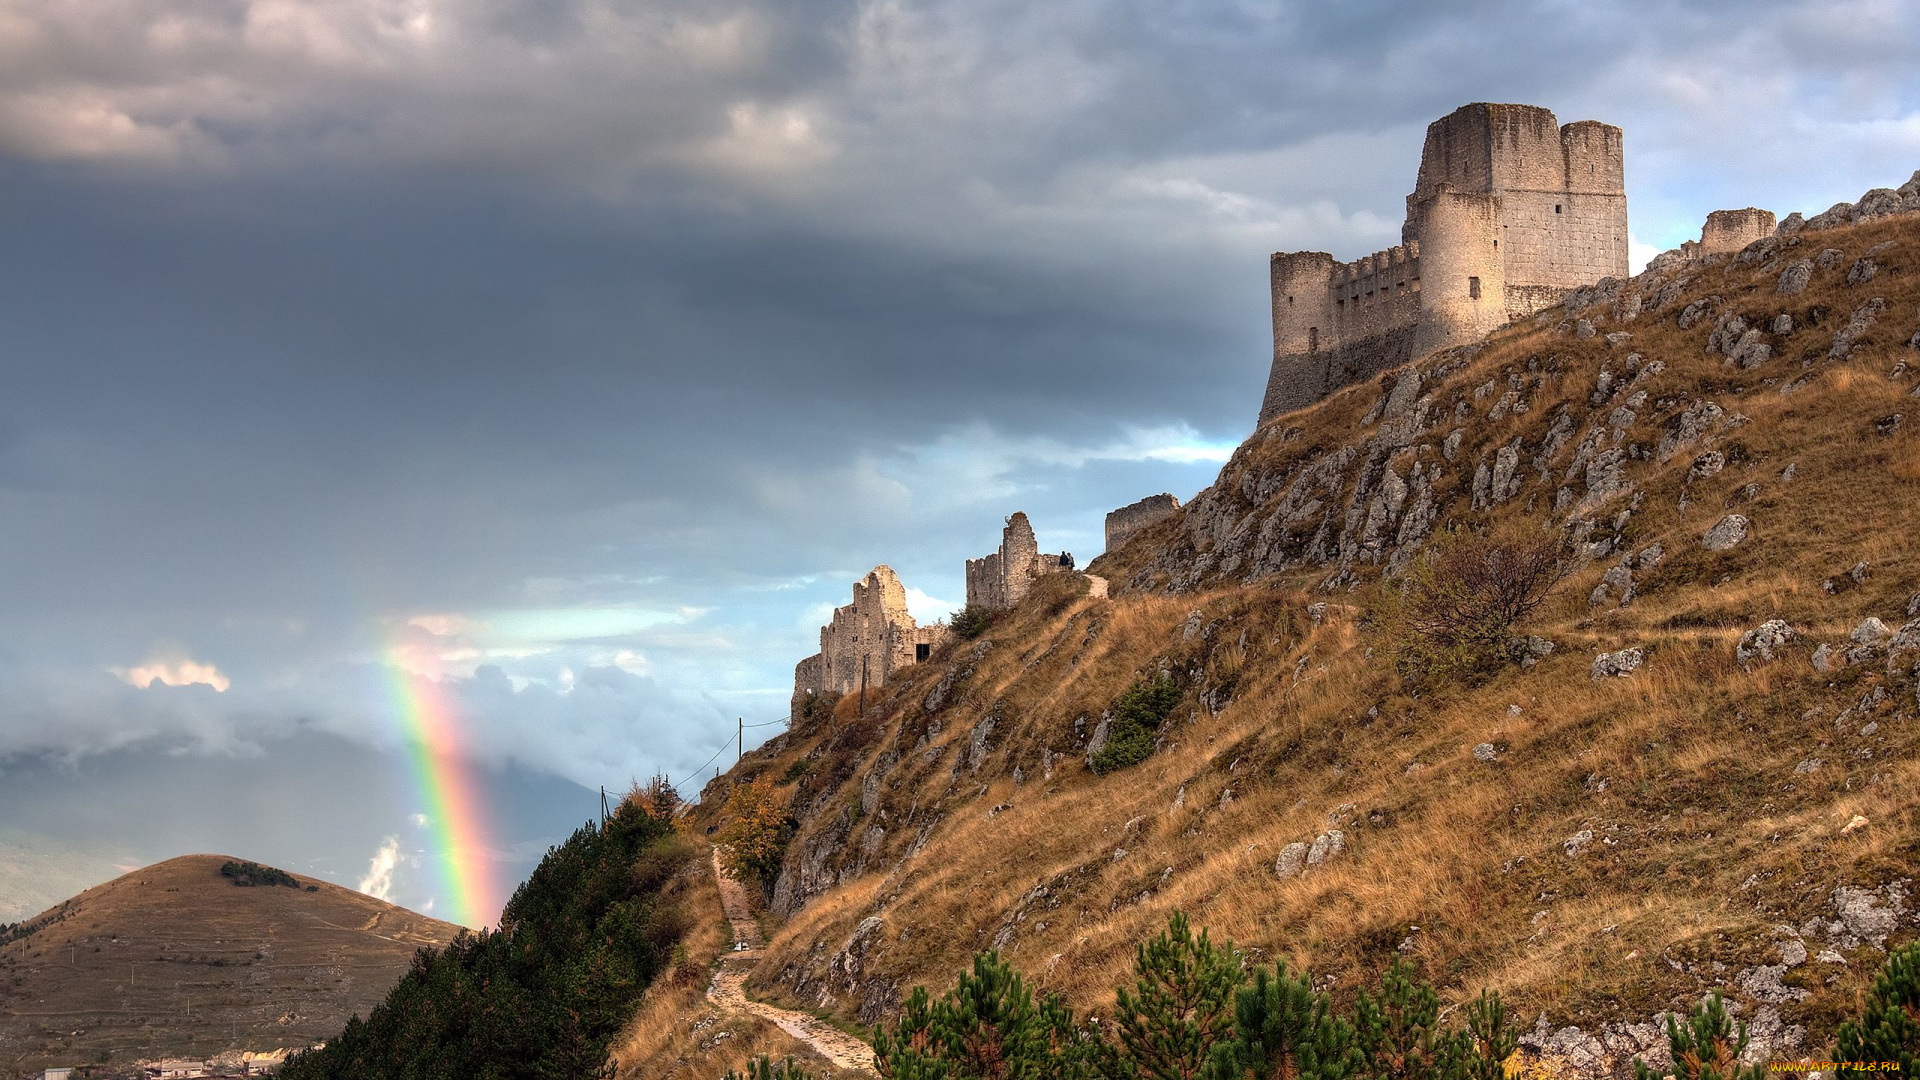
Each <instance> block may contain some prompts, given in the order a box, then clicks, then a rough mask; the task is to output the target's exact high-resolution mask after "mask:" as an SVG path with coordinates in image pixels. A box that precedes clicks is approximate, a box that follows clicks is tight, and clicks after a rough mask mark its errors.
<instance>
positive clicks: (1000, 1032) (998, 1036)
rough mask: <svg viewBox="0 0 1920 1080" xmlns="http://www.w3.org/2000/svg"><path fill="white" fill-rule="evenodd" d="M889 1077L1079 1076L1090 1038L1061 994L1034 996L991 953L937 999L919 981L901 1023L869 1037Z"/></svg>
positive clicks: (1074, 1079) (1026, 1079) (989, 1079)
mask: <svg viewBox="0 0 1920 1080" xmlns="http://www.w3.org/2000/svg"><path fill="white" fill-rule="evenodd" d="M873 1057H874V1068H875V1069H876V1070H877V1071H878V1072H879V1073H880V1075H881V1076H883V1077H886V1078H887V1080H1083V1078H1084V1077H1085V1076H1086V1075H1087V1045H1086V1040H1085V1039H1083V1038H1082V1037H1081V1036H1080V1035H1079V1034H1078V1032H1077V1031H1076V1030H1075V1026H1074V1022H1073V1013H1072V1011H1071V1010H1069V1009H1068V1008H1067V1007H1066V1005H1065V1004H1063V1003H1062V1002H1061V1001H1060V999H1059V998H1058V997H1049V998H1047V999H1045V1000H1043V1001H1040V1002H1035V1001H1034V999H1033V993H1032V991H1030V990H1029V989H1028V988H1027V985H1026V980H1024V979H1022V978H1021V977H1020V974H1019V973H1018V972H1016V971H1014V970H1013V969H1012V968H1011V967H1008V966H1007V965H1006V964H1005V963H1004V962H1002V961H1001V959H1000V957H999V956H998V955H997V954H995V953H990V952H987V953H980V954H979V955H977V956H975V957H974V958H973V970H972V971H969V972H966V973H964V974H962V975H961V976H960V982H959V985H957V986H955V987H954V988H953V989H952V990H950V991H948V992H947V994H946V995H945V996H944V997H942V998H941V999H940V1000H938V1001H935V1000H933V999H932V998H931V997H929V996H928V994H927V990H926V988H925V987H922V986H916V987H914V989H913V992H912V993H911V994H910V995H909V996H908V998H907V1003H906V1007H905V1008H904V1009H903V1010H902V1012H901V1016H900V1022H899V1023H898V1024H897V1025H896V1026H895V1028H894V1030H893V1031H892V1032H891V1033H888V1032H887V1031H886V1030H884V1029H882V1030H881V1031H880V1032H879V1033H878V1034H876V1035H875V1036H874V1040H873Z"/></svg>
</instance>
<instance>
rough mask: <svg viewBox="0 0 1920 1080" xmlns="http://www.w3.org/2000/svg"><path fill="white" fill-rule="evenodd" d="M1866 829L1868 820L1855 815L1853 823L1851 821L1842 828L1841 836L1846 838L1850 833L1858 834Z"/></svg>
mask: <svg viewBox="0 0 1920 1080" xmlns="http://www.w3.org/2000/svg"><path fill="white" fill-rule="evenodd" d="M1866 827H1867V819H1866V818H1864V817H1862V816H1861V815H1859V814H1855V815H1853V820H1852V821H1849V822H1847V823H1846V824H1845V825H1843V826H1841V828H1840V835H1841V836H1845V835H1847V834H1848V833H1852V832H1858V831H1860V830H1861V829H1864V828H1866Z"/></svg>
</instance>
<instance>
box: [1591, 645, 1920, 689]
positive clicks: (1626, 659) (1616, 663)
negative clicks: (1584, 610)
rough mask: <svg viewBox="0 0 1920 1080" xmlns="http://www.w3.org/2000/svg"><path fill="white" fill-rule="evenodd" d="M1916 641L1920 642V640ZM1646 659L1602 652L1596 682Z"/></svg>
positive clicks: (1632, 652)
mask: <svg viewBox="0 0 1920 1080" xmlns="http://www.w3.org/2000/svg"><path fill="white" fill-rule="evenodd" d="M1916 643H1917V644H1920V640H1917V642H1916ZM1645 660H1646V654H1645V653H1644V652H1642V651H1641V650H1639V649H1621V650H1619V651H1618V652H1610V653H1601V654H1600V655H1599V656H1596V657H1594V658H1593V668H1592V671H1591V674H1592V675H1593V679H1594V681H1595V682H1598V681H1600V680H1601V679H1608V678H1619V677H1621V676H1624V675H1631V674H1633V672H1634V670H1635V669H1636V668H1638V667H1639V666H1640V665H1641V664H1642V663H1643V662H1644V661H1645Z"/></svg>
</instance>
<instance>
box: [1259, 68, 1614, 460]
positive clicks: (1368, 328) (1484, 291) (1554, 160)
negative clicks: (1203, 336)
mask: <svg viewBox="0 0 1920 1080" xmlns="http://www.w3.org/2000/svg"><path fill="white" fill-rule="evenodd" d="M1400 236H1401V242H1400V243H1399V244H1398V245H1396V246H1394V247H1392V248H1389V249H1387V250H1386V251H1379V252H1375V253H1374V254H1372V255H1368V256H1366V257H1365V258H1362V259H1358V260H1356V261H1354V262H1346V263H1341V262H1335V261H1334V258H1333V256H1331V255H1329V254H1327V253H1326V252H1323V251H1295V252H1278V253H1276V254H1274V255H1273V256H1272V258H1271V259H1270V260H1269V263H1268V270H1269V284H1270V286H1271V288H1272V296H1273V368H1272V371H1271V374H1270V375H1269V376H1268V379H1267V392H1266V396H1265V399H1264V400H1263V401H1262V402H1261V405H1260V420H1261V421H1262V422H1265V421H1267V420H1269V419H1272V418H1273V417H1275V416H1278V415H1280V414H1281V413H1285V412H1291V411H1292V410H1294V409H1298V408H1300V407H1302V406H1304V405H1309V404H1311V403H1313V402H1315V401H1318V400H1320V399H1321V398H1323V397H1325V396H1327V395H1328V394H1329V393H1331V392H1333V391H1334V390H1337V389H1339V388H1340V387H1342V386H1347V385H1350V384H1352V383H1355V382H1360V381H1362V380H1365V379H1369V378H1372V377H1373V376H1374V375H1376V374H1378V373H1380V372H1382V371H1385V370H1387V369H1388V368H1393V367H1398V366H1400V365H1402V364H1405V363H1408V362H1410V361H1412V360H1414V359H1416V358H1417V357H1420V356H1424V355H1425V354H1427V353H1430V352H1433V351H1434V350H1436V349H1443V348H1447V347H1449V346H1452V345H1459V344H1464V343H1466V342H1469V341H1473V340H1475V339H1478V338H1480V337H1482V336H1484V335H1485V334H1486V333H1487V332H1488V331H1491V330H1493V329H1495V328H1497V327H1499V326H1502V325H1504V324H1505V323H1507V322H1510V321H1512V320H1514V319H1517V318H1520V317H1522V316H1526V315H1531V314H1533V313H1534V312H1536V311H1539V310H1541V309H1542V308H1545V307H1548V306H1550V305H1552V304H1555V303H1558V302H1559V300H1560V298H1561V297H1562V296H1563V295H1564V294H1565V293H1566V292H1568V291H1569V290H1571V289H1574V288H1576V287H1578V286H1581V285H1591V284H1593V283H1594V282H1596V281H1598V280H1600V279H1601V278H1603V277H1609V276H1612V277H1622V278H1624V277H1626V276H1627V189H1626V177H1625V171H1624V158H1623V156H1622V151H1621V133H1620V129H1619V128H1617V127H1614V126H1612V125H1611V124H1603V123H1600V122H1598V121H1594V120H1581V121H1577V122H1575V123H1571V124H1567V125H1565V126H1562V125H1560V123H1559V122H1558V121H1557V120H1555V119H1554V115H1553V113H1551V112H1549V111H1547V110H1546V109H1542V108H1539V107H1537V106H1533V105H1495V104H1488V103H1485V102H1480V103H1476V104H1472V105H1464V106H1462V107H1460V108H1458V109H1455V110H1454V111H1453V112H1452V113H1450V114H1448V115H1447V116H1444V117H1442V118H1441V119H1439V120H1436V121H1434V122H1433V124H1431V125H1430V126H1429V127H1428V128H1427V141H1426V145H1425V147H1423V148H1422V150H1421V152H1420V172H1419V175H1418V177H1417V178H1416V180H1415V182H1414V189H1413V194H1411V195H1408V196H1407V217H1406V223H1405V224H1404V225H1402V226H1401V230H1400Z"/></svg>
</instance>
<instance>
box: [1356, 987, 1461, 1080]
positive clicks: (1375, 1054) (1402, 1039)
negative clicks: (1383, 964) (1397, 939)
mask: <svg viewBox="0 0 1920 1080" xmlns="http://www.w3.org/2000/svg"><path fill="white" fill-rule="evenodd" d="M1439 1016H1440V996H1439V995H1438V994H1436V993H1434V991H1433V987H1431V986H1429V985H1427V984H1426V983H1424V982H1416V981H1415V980H1414V977H1413V972H1412V970H1411V969H1410V968H1408V967H1407V963H1406V961H1405V960H1404V959H1403V958H1401V957H1395V958H1394V960H1393V963H1392V964H1391V965H1389V966H1388V968H1387V970H1386V972H1385V973H1383V974H1382V975H1381V976H1380V996H1379V997H1375V996H1373V995H1371V994H1368V993H1365V992H1364V991H1363V992H1362V993H1361V994H1360V999H1359V1001H1358V1002H1357V1003H1356V1004H1355V1006H1354V1021H1355V1023H1354V1028H1355V1035H1356V1040H1355V1041H1356V1042H1357V1044H1358V1045H1359V1048H1360V1053H1361V1057H1362V1061H1363V1065H1362V1069H1361V1075H1362V1076H1365V1077H1368V1078H1370V1080H1451V1078H1450V1077H1449V1076H1448V1074H1449V1073H1450V1072H1452V1070H1450V1069H1448V1068H1447V1066H1448V1065H1449V1064H1452V1063H1453V1062H1455V1061H1457V1060H1458V1059H1459V1057H1460V1056H1461V1055H1460V1053H1459V1048H1458V1047H1456V1046H1454V1045H1451V1041H1450V1040H1449V1039H1448V1037H1447V1035H1446V1034H1445V1033H1444V1032H1442V1031H1441V1030H1440V1029H1439V1028H1438V1027H1436V1026H1435V1024H1436V1021H1437V1020H1438V1018H1439Z"/></svg>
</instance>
